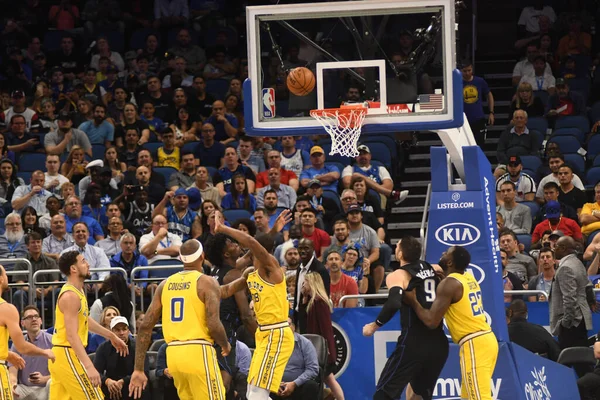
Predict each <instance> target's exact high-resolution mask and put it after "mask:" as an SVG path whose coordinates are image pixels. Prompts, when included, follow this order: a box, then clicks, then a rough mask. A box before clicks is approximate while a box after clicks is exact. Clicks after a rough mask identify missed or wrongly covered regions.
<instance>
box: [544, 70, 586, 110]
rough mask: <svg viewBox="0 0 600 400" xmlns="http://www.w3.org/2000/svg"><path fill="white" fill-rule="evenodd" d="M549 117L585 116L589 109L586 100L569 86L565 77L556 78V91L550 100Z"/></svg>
mask: <svg viewBox="0 0 600 400" xmlns="http://www.w3.org/2000/svg"><path fill="white" fill-rule="evenodd" d="M548 107H549V109H550V110H549V111H548V113H547V116H548V117H549V118H557V117H564V116H577V115H581V116H585V113H586V111H587V109H586V107H585V100H584V98H583V96H582V95H581V94H579V93H578V92H573V91H571V90H570V88H569V84H568V83H567V82H566V81H565V80H564V79H563V78H558V79H557V80H556V93H555V94H554V95H552V96H550V100H549V101H548Z"/></svg>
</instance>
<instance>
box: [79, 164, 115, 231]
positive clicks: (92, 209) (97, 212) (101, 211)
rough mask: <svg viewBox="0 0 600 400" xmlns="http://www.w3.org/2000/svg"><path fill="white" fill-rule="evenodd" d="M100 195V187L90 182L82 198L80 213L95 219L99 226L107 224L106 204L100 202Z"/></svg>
mask: <svg viewBox="0 0 600 400" xmlns="http://www.w3.org/2000/svg"><path fill="white" fill-rule="evenodd" d="M109 173H110V172H109ZM101 196H102V189H101V188H100V186H99V185H97V184H96V183H94V182H92V183H90V184H89V186H88V187H87V190H86V192H85V197H84V198H83V204H84V205H83V207H82V209H81V215H83V216H86V217H90V218H92V219H95V220H96V221H98V223H99V224H100V226H106V225H108V219H107V218H106V206H104V205H102V203H101V202H100V197H101Z"/></svg>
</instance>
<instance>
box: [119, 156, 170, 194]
mask: <svg viewBox="0 0 600 400" xmlns="http://www.w3.org/2000/svg"><path fill="white" fill-rule="evenodd" d="M142 152H145V150H143V151H142ZM138 163H139V157H138ZM151 173H152V172H151V170H150V168H149V167H145V166H140V167H137V169H136V171H135V177H136V181H135V182H134V184H135V185H140V186H144V187H147V188H148V199H149V201H150V203H151V204H158V203H159V202H160V201H161V200H162V198H163V196H164V194H165V187H164V185H163V184H161V183H157V182H159V181H160V182H164V177H163V176H162V175H160V174H158V173H152V175H150V174H151ZM152 176H155V177H156V178H157V179H155V180H154V181H153V180H152ZM125 184H127V182H125Z"/></svg>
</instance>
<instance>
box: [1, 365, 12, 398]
mask: <svg viewBox="0 0 600 400" xmlns="http://www.w3.org/2000/svg"><path fill="white" fill-rule="evenodd" d="M0 400H13V395H12V385H11V384H10V377H9V375H8V367H7V366H6V361H4V360H1V361H0Z"/></svg>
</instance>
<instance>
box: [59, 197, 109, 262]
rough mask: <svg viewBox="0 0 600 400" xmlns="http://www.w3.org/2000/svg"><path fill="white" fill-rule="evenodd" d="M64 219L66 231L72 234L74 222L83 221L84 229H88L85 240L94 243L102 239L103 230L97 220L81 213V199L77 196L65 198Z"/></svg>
mask: <svg viewBox="0 0 600 400" xmlns="http://www.w3.org/2000/svg"><path fill="white" fill-rule="evenodd" d="M65 221H66V223H67V232H69V233H73V234H74V231H73V229H74V228H75V224H77V223H79V222H83V223H85V227H86V231H87V230H88V229H89V231H88V237H87V238H86V240H88V243H89V244H90V245H94V244H95V243H96V242H97V241H98V240H102V239H104V232H103V231H102V227H101V226H100V224H99V223H98V221H96V220H95V219H93V218H90V217H86V216H84V215H82V207H81V201H80V200H79V198H78V197H77V196H71V197H68V198H66V199H65ZM90 232H91V235H90ZM73 238H74V239H75V242H77V238H75V236H73ZM88 261H89V260H88Z"/></svg>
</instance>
